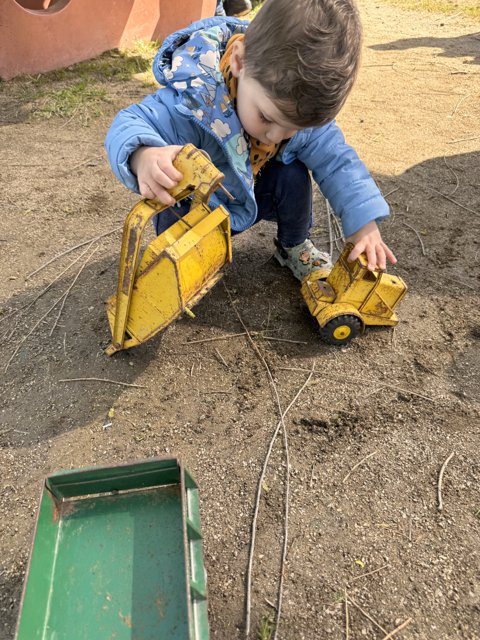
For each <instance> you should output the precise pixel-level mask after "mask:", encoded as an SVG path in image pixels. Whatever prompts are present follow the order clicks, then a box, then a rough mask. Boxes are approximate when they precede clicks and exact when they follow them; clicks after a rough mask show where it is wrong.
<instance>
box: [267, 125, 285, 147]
mask: <svg viewBox="0 0 480 640" xmlns="http://www.w3.org/2000/svg"><path fill="white" fill-rule="evenodd" d="M267 138H268V139H269V140H270V142H272V143H273V144H278V143H279V142H281V141H282V140H283V139H284V138H285V132H284V130H283V129H282V127H277V126H273V127H270V128H269V130H268V132H267Z"/></svg>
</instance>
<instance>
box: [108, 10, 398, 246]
mask: <svg viewBox="0 0 480 640" xmlns="http://www.w3.org/2000/svg"><path fill="white" fill-rule="evenodd" d="M247 26H248V22H247V21H245V20H240V19H237V18H224V17H216V18H208V19H206V20H201V21H198V22H195V23H193V24H191V25H190V26H189V27H187V28H185V29H182V30H181V31H177V32H176V33H174V34H172V35H171V36H169V37H168V38H167V39H166V40H165V41H164V42H163V44H162V47H161V48H160V50H159V51H158V53H157V55H156V57H155V61H154V63H153V70H154V73H155V77H156V79H157V81H158V82H159V83H160V88H159V89H158V90H157V92H156V93H155V94H153V95H150V96H148V97H147V98H145V100H143V102H141V103H140V104H136V105H132V106H131V107H128V108H127V109H124V110H123V111H120V112H119V113H118V115H117V116H116V118H115V119H114V121H113V123H112V126H111V127H110V130H109V131H108V134H107V138H106V143H105V144H106V149H107V153H108V158H109V161H110V164H111V166H112V169H113V171H114V173H115V175H116V176H117V177H118V179H119V180H120V181H121V182H123V184H124V185H125V186H126V187H128V188H129V189H131V190H132V191H136V192H137V193H138V183H137V179H136V177H135V175H133V173H132V172H131V170H130V166H129V158H130V155H131V154H132V153H133V152H134V151H135V150H136V149H138V147H140V146H164V145H171V144H180V145H182V144H186V143H188V142H191V143H192V144H194V145H195V146H196V147H198V148H200V149H204V150H205V151H206V152H207V153H208V154H209V156H210V157H211V159H212V161H213V163H214V164H215V165H216V166H217V167H218V168H219V169H220V171H222V172H223V173H224V174H225V181H224V184H225V187H226V188H227V189H228V191H230V193H232V194H233V195H234V196H235V200H234V201H233V202H230V201H228V200H227V199H226V197H225V196H224V195H223V193H222V192H217V194H215V195H214V196H213V198H212V203H211V204H213V205H216V204H217V203H218V202H221V203H222V204H224V205H225V206H227V208H228V210H229V211H230V214H231V225H232V229H233V230H235V231H244V230H245V229H247V228H248V227H250V226H251V225H252V224H253V223H254V221H255V219H256V215H257V205H256V203H255V196H254V185H253V176H252V169H251V166H250V160H249V150H248V145H247V142H246V139H245V136H244V133H243V129H242V125H241V123H240V121H239V119H238V117H237V114H236V113H235V111H234V110H233V106H232V102H231V100H230V98H229V95H228V91H227V88H226V86H225V82H224V79H223V76H222V73H221V72H220V70H219V61H220V58H221V57H222V55H223V53H224V51H225V47H226V44H227V42H228V40H229V39H230V37H231V36H232V35H234V34H236V33H244V32H245V30H246V28H247ZM277 159H279V160H281V161H282V162H284V163H285V164H289V163H290V162H293V161H294V160H295V159H298V160H300V161H301V162H303V163H304V164H305V165H306V166H307V167H308V168H309V169H310V170H311V171H312V175H313V177H314V179H315V180H316V182H317V184H318V185H319V187H320V189H321V191H322V193H323V194H324V196H325V197H326V198H328V200H329V201H330V204H331V205H332V207H333V209H334V211H335V212H336V214H337V215H338V216H339V217H340V219H341V221H342V226H343V230H344V233H345V235H347V236H348V235H350V234H352V233H354V232H355V231H357V230H358V229H360V227H362V226H363V225H365V224H366V223H367V222H369V221H370V220H377V221H379V220H380V219H382V218H384V217H385V216H387V215H388V205H387V203H386V202H385V200H384V199H383V197H382V195H381V194H380V191H379V189H378V187H377V186H376V184H375V182H374V181H373V179H372V178H371V176H370V174H369V173H368V171H367V169H366V167H365V165H364V164H363V163H362V162H361V160H360V159H359V158H358V156H357V154H356V153H355V151H354V150H353V149H352V148H351V147H350V146H348V145H347V144H346V143H345V139H344V137H343V135H342V133H341V131H340V129H339V128H338V127H337V126H336V125H335V123H333V122H332V123H330V124H327V125H325V126H323V127H312V128H308V129H302V130H301V131H299V132H298V133H296V134H295V135H294V136H293V137H292V138H291V139H290V140H289V141H288V142H287V143H286V144H285V145H284V146H283V147H282V148H281V150H280V152H279V154H278V158H277Z"/></svg>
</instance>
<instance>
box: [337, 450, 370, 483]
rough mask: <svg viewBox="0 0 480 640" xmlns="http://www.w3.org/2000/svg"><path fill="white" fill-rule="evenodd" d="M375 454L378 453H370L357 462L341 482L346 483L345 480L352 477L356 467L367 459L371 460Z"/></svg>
mask: <svg viewBox="0 0 480 640" xmlns="http://www.w3.org/2000/svg"><path fill="white" fill-rule="evenodd" d="M376 453H378V451H372V453H369V454H368V456H365V458H363V460H360V462H357V464H356V465H354V466H353V467H352V468H351V469H350V471H349V472H348V473H347V475H346V476H345V477H344V479H343V480H342V482H346V480H348V478H349V477H350V476H351V475H352V473H353V472H354V471H355V469H356V468H357V467H359V466H360V465H361V464H363V463H364V462H366V461H367V460H368V459H369V458H371V457H372V456H374V455H375V454H376Z"/></svg>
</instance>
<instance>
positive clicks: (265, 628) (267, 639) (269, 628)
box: [257, 615, 275, 640]
mask: <svg viewBox="0 0 480 640" xmlns="http://www.w3.org/2000/svg"><path fill="white" fill-rule="evenodd" d="M274 631H275V624H274V622H273V620H272V618H271V617H270V616H269V615H264V616H262V618H261V620H260V622H259V625H258V633H257V638H258V640H272V638H273V633H274Z"/></svg>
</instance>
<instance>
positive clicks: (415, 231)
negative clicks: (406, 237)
mask: <svg viewBox="0 0 480 640" xmlns="http://www.w3.org/2000/svg"><path fill="white" fill-rule="evenodd" d="M402 224H403V225H404V226H405V227H408V228H409V229H411V230H412V231H413V232H414V234H415V235H416V236H417V238H418V241H419V242H420V246H421V247H422V254H423V255H424V256H426V255H427V254H426V252H425V245H424V244H423V240H422V238H421V237H420V234H419V233H418V231H417V230H416V229H415V227H412V225H411V224H408V222H402Z"/></svg>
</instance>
